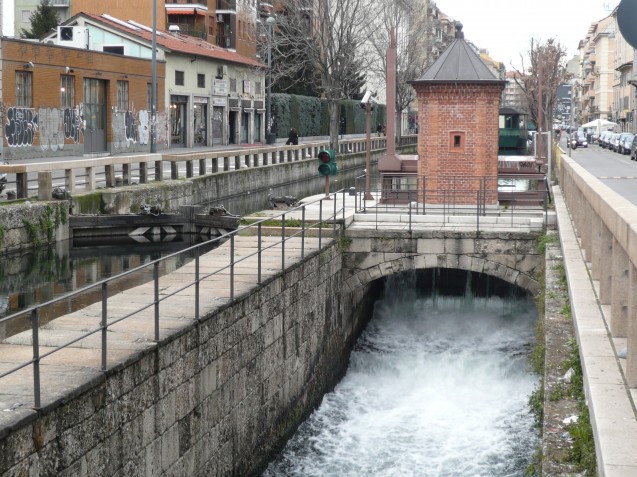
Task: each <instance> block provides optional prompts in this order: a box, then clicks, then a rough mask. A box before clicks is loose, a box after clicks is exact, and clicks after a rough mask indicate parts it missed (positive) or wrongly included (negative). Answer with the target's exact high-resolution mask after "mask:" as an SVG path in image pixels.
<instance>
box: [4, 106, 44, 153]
mask: <svg viewBox="0 0 637 477" xmlns="http://www.w3.org/2000/svg"><path fill="white" fill-rule="evenodd" d="M37 131H38V115H37V113H36V112H35V109H33V108H17V107H14V108H7V114H6V122H5V125H4V136H5V137H6V138H7V144H8V145H9V147H24V146H33V140H34V139H35V135H36V133H37Z"/></svg>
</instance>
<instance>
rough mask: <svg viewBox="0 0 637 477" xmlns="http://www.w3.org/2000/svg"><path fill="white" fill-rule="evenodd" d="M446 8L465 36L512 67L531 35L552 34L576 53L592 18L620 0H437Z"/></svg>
mask: <svg viewBox="0 0 637 477" xmlns="http://www.w3.org/2000/svg"><path fill="white" fill-rule="evenodd" d="M435 2H436V5H437V6H438V8H439V9H440V10H442V11H443V12H444V13H445V14H447V15H449V16H450V17H452V18H453V19H454V20H460V22H461V23H462V24H463V31H464V32H465V39H466V40H469V41H471V42H473V43H474V44H475V45H476V46H477V47H479V48H486V49H487V50H489V55H490V56H491V57H492V58H493V59H494V60H496V61H501V62H503V63H504V64H505V66H506V69H507V70H511V69H512V68H511V63H513V64H514V65H515V66H516V67H520V53H523V54H524V56H526V52H527V51H528V50H529V44H530V39H531V38H537V39H540V40H547V39H549V38H555V39H556V40H558V41H559V42H560V43H561V44H562V46H563V47H564V48H565V49H566V51H567V59H570V58H572V57H573V55H574V54H576V53H577V45H578V43H579V41H580V40H583V39H584V37H585V36H586V33H587V32H588V27H589V26H590V24H591V23H593V22H595V21H598V20H601V19H602V18H604V17H607V16H608V15H610V13H611V11H612V9H613V8H614V7H616V6H617V5H618V4H619V0H531V1H522V0H435Z"/></svg>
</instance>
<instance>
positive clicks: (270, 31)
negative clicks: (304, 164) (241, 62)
mask: <svg viewBox="0 0 637 477" xmlns="http://www.w3.org/2000/svg"><path fill="white" fill-rule="evenodd" d="M275 23H276V20H275V18H274V17H272V16H270V17H268V18H267V19H266V20H265V26H266V27H267V31H268V95H267V98H266V101H265V128H266V134H265V141H266V144H272V143H274V140H273V138H272V131H271V124H270V123H271V119H270V108H271V107H272V34H273V29H274V25H275Z"/></svg>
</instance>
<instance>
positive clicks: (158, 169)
mask: <svg viewBox="0 0 637 477" xmlns="http://www.w3.org/2000/svg"><path fill="white" fill-rule="evenodd" d="M163 180H164V161H155V182H160V181H163Z"/></svg>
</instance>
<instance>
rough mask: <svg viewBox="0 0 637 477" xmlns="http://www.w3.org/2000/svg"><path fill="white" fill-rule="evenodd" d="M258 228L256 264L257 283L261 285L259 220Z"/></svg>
mask: <svg viewBox="0 0 637 477" xmlns="http://www.w3.org/2000/svg"><path fill="white" fill-rule="evenodd" d="M257 228H258V230H257V247H258V248H257V250H258V252H257V253H258V265H257V268H258V270H257V283H258V284H259V285H261V252H262V250H261V243H262V242H261V240H262V239H261V222H259V224H258V226H257Z"/></svg>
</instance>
